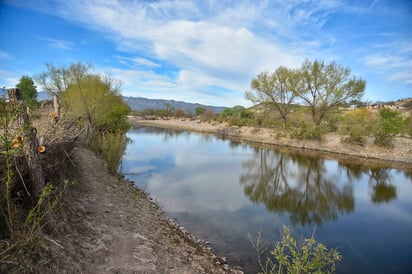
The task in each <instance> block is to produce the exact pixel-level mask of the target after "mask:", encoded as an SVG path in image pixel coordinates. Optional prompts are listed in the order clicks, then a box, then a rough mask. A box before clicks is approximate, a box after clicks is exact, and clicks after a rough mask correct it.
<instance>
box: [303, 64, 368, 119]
mask: <svg viewBox="0 0 412 274" xmlns="http://www.w3.org/2000/svg"><path fill="white" fill-rule="evenodd" d="M350 74H351V72H350V69H348V68H344V67H342V66H340V65H338V64H336V63H335V62H332V63H330V64H325V62H323V61H317V60H316V61H314V62H310V61H308V60H306V61H305V62H304V63H303V64H302V66H301V68H300V70H299V77H298V78H299V80H300V81H299V85H298V89H297V94H298V96H299V97H300V98H301V99H302V101H303V103H305V104H306V105H308V106H309V108H310V111H311V115H312V120H313V122H314V124H315V125H319V124H320V123H321V122H322V120H323V119H324V118H325V116H326V114H327V113H328V112H329V111H330V110H331V109H332V108H334V107H336V106H339V105H340V104H343V103H345V102H349V101H350V100H356V99H360V98H361V97H362V96H363V93H364V91H365V87H366V82H365V81H364V80H362V79H360V78H356V77H351V75H350Z"/></svg>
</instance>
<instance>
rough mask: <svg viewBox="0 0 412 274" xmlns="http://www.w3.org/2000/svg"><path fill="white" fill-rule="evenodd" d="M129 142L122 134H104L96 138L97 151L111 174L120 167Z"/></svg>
mask: <svg viewBox="0 0 412 274" xmlns="http://www.w3.org/2000/svg"><path fill="white" fill-rule="evenodd" d="M128 142H129V140H128V138H127V137H126V135H125V134H124V133H119V132H117V133H105V134H102V135H100V136H99V137H98V146H99V150H100V151H101V153H102V157H103V159H104V160H105V162H106V164H107V168H108V170H109V172H110V173H111V174H115V173H116V172H117V170H118V168H119V166H120V163H121V160H122V157H123V154H124V151H125V149H126V145H127V143H128Z"/></svg>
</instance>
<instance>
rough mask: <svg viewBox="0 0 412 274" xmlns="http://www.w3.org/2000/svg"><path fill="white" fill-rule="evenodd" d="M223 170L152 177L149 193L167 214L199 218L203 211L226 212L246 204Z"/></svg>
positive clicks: (236, 182) (231, 178)
mask: <svg viewBox="0 0 412 274" xmlns="http://www.w3.org/2000/svg"><path fill="white" fill-rule="evenodd" d="M226 168H227V167H225V166H220V167H219V166H215V168H214V169H213V170H210V169H209V168H204V169H203V171H202V170H200V169H199V168H198V170H197V171H196V173H195V174H193V176H192V177H190V178H189V177H188V176H184V175H185V174H188V173H187V172H189V173H190V174H192V173H191V172H192V171H185V170H179V171H178V170H174V171H171V172H167V173H162V174H158V175H155V176H153V177H152V178H151V180H150V183H149V190H150V192H151V193H152V195H153V196H154V197H155V199H156V200H159V201H161V204H162V206H165V208H167V211H169V212H175V213H177V212H186V213H195V214H200V213H202V212H207V211H219V210H224V211H230V212H234V211H236V210H238V209H239V208H241V207H243V206H245V205H248V204H250V202H249V200H248V199H247V198H246V197H245V196H244V195H243V192H242V189H241V188H240V187H239V184H238V181H237V178H233V177H230V176H228V175H226V174H227V173H225V170H226Z"/></svg>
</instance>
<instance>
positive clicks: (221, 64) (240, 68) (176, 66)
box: [0, 0, 412, 106]
mask: <svg viewBox="0 0 412 274" xmlns="http://www.w3.org/2000/svg"><path fill="white" fill-rule="evenodd" d="M0 29H1V38H0V86H6V87H13V86H15V85H16V84H17V83H18V80H19V78H20V77H21V76H22V75H28V76H34V75H36V74H38V73H40V72H42V71H44V70H45V63H46V62H48V63H52V64H53V65H55V66H62V65H64V66H68V65H70V64H71V63H74V62H82V63H92V64H93V65H94V67H95V69H96V70H97V71H99V72H105V73H107V74H109V75H111V76H112V77H113V78H115V79H118V80H120V81H121V82H122V93H123V95H125V96H134V97H147V98H156V99H175V100H181V101H187V102H191V103H203V104H210V105H219V106H234V105H238V104H240V105H244V106H248V105H250V104H251V103H250V102H248V101H247V100H245V98H244V93H245V91H247V90H248V89H249V87H250V81H251V80H252V78H253V77H255V76H256V75H257V74H258V73H260V72H262V71H274V70H275V69H276V68H277V67H279V66H281V65H283V66H286V67H290V68H296V67H299V66H300V65H301V63H302V62H303V61H304V60H305V59H306V58H308V59H309V60H315V59H318V60H324V61H326V62H332V61H336V62H337V63H338V64H341V65H343V66H344V67H348V68H350V69H351V71H352V74H353V75H355V76H357V77H361V78H363V79H364V80H366V81H367V87H366V91H365V95H364V98H363V99H364V100H368V101H378V100H397V99H401V98H407V97H412V2H411V1H409V0H404V1H403V0H358V1H356V0H354V1H345V0H313V1H312V0H302V1H300V0H285V1H283V0H267V1H257V0H249V1H248V0H236V1H226V0H198V1H194V0H193V1H189V0H187V1H177V0H176V1H171V0H169V1H163V0H159V1H156V0H135V1H131V0H111V1H109V0H85V1H82V0H64V1H63V0H27V1H23V0H0Z"/></svg>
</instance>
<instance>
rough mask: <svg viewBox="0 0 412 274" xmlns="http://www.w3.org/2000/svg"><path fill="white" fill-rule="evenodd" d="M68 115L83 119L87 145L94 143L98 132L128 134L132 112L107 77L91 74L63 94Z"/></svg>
mask: <svg viewBox="0 0 412 274" xmlns="http://www.w3.org/2000/svg"><path fill="white" fill-rule="evenodd" d="M62 102H63V104H64V105H65V106H66V108H67V110H68V113H69V114H70V115H71V116H73V117H80V118H82V121H83V123H84V126H85V128H86V130H87V131H86V133H87V134H86V142H87V143H88V144H90V142H91V141H93V140H94V138H95V137H96V134H98V132H97V131H96V130H97V129H98V131H99V132H101V131H103V132H104V131H112V132H114V131H117V130H127V128H128V123H127V117H126V115H127V114H128V113H129V111H130V109H129V107H128V105H127V104H126V103H125V102H123V100H122V99H121V97H120V95H119V92H118V87H117V86H115V85H114V83H113V81H112V80H111V79H110V78H108V77H105V76H100V75H94V74H89V75H85V76H83V77H82V78H80V79H78V82H77V84H72V85H69V87H68V88H67V89H66V90H65V91H64V92H63V93H62Z"/></svg>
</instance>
